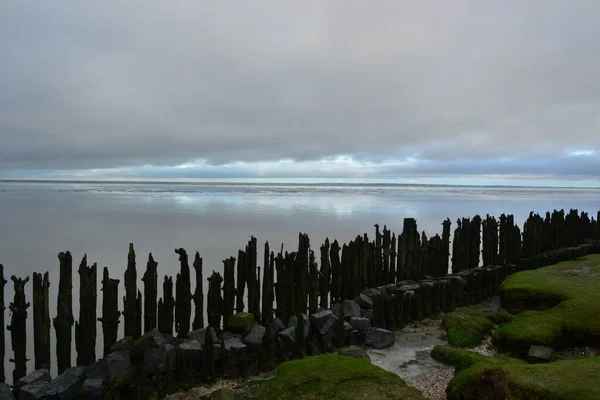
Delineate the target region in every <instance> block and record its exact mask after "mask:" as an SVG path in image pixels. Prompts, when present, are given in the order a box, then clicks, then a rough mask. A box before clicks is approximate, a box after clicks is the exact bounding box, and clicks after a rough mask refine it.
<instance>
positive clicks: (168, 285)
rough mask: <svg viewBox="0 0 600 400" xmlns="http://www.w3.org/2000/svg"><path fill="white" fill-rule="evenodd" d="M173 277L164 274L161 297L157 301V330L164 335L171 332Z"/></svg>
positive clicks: (173, 301) (173, 302) (173, 303)
mask: <svg viewBox="0 0 600 400" xmlns="http://www.w3.org/2000/svg"><path fill="white" fill-rule="evenodd" d="M174 308H175V299H174V298H173V278H171V277H170V276H165V281H164V282H163V297H162V298H161V299H160V300H159V301H158V330H159V331H160V332H161V333H164V334H165V335H172V334H173V309H174Z"/></svg>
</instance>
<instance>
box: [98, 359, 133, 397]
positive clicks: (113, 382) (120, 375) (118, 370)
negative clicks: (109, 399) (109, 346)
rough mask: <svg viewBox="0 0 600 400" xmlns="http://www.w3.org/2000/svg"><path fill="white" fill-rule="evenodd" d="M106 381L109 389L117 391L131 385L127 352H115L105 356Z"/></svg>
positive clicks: (130, 371)
mask: <svg viewBox="0 0 600 400" xmlns="http://www.w3.org/2000/svg"><path fill="white" fill-rule="evenodd" d="M104 360H105V361H106V372H107V373H106V380H107V383H108V386H109V387H110V388H114V389H118V388H121V387H124V386H127V385H129V384H131V380H132V369H131V361H130V360H129V352H128V351H116V352H114V353H110V354H109V355H107V356H106V357H105V358H104Z"/></svg>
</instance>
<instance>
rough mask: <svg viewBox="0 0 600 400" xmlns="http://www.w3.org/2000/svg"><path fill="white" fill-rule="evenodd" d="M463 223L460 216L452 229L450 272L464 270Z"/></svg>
mask: <svg viewBox="0 0 600 400" xmlns="http://www.w3.org/2000/svg"><path fill="white" fill-rule="evenodd" d="M463 234H464V231H463V225H462V221H461V220H460V218H459V219H458V220H457V221H456V229H455V230H454V241H453V242H452V273H453V274H456V273H457V272H461V271H464V270H465V268H466V265H465V251H464V248H465V243H466V240H465V238H463Z"/></svg>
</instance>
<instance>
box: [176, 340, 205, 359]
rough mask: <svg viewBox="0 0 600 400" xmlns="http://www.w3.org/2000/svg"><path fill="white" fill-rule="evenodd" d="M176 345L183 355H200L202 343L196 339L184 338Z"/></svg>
mask: <svg viewBox="0 0 600 400" xmlns="http://www.w3.org/2000/svg"><path fill="white" fill-rule="evenodd" d="M177 347H178V348H179V350H180V351H181V353H182V354H183V355H184V356H185V357H188V356H189V357H201V356H202V345H201V344H200V343H199V342H198V341H197V340H190V339H188V340H184V341H183V342H181V343H180V344H179V346H177Z"/></svg>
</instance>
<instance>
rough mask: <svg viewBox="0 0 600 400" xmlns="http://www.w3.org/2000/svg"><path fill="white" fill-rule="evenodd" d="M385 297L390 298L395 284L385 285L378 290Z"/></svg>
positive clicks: (394, 289)
mask: <svg viewBox="0 0 600 400" xmlns="http://www.w3.org/2000/svg"><path fill="white" fill-rule="evenodd" d="M378 289H379V290H380V291H381V292H382V293H383V294H385V295H386V296H391V295H392V294H394V292H395V291H396V284H395V283H388V284H387V285H384V286H381V287H379V288H378Z"/></svg>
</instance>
